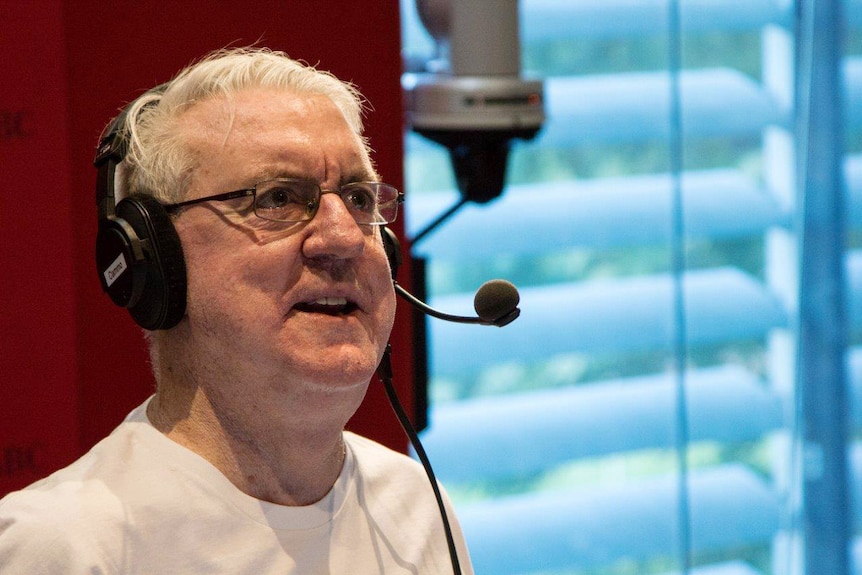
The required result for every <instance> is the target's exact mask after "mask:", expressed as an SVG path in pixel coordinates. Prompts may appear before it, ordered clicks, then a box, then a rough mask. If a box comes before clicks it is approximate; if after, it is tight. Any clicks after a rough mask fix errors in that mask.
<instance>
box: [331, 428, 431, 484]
mask: <svg viewBox="0 0 862 575" xmlns="http://www.w3.org/2000/svg"><path fill="white" fill-rule="evenodd" d="M344 441H345V443H347V445H348V447H349V448H350V450H351V452H352V453H353V456H354V457H355V458H356V462H357V465H358V466H359V467H360V469H361V471H362V473H363V474H364V475H369V476H372V477H375V476H383V477H391V476H392V475H393V474H395V475H399V476H401V477H402V480H403V479H404V478H405V477H406V478H413V477H417V478H421V477H424V476H425V472H424V470H423V469H422V466H421V465H420V464H419V462H417V461H415V460H413V459H412V458H410V457H408V456H407V455H405V454H403V453H400V452H398V451H395V450H394V449H390V448H389V447H386V446H385V445H382V444H380V443H377V442H376V441H374V440H373V439H369V438H367V437H363V436H361V435H356V434H355V433H351V432H349V431H348V432H345V433H344Z"/></svg>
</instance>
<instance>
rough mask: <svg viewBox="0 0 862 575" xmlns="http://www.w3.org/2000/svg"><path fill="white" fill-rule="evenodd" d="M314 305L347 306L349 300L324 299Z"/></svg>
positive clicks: (337, 298) (341, 298) (339, 298)
mask: <svg viewBox="0 0 862 575" xmlns="http://www.w3.org/2000/svg"><path fill="white" fill-rule="evenodd" d="M314 303H315V304H317V305H347V299H346V298H343V297H322V298H320V299H319V300H317V301H315V302H314Z"/></svg>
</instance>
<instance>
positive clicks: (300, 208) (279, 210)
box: [254, 182, 318, 221]
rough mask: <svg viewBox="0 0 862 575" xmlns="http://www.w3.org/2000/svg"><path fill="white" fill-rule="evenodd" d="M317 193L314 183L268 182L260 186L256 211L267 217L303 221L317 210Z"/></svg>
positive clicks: (256, 199)
mask: <svg viewBox="0 0 862 575" xmlns="http://www.w3.org/2000/svg"><path fill="white" fill-rule="evenodd" d="M317 201H318V199H317V194H316V193H315V188H314V186H313V185H311V186H309V185H307V184H303V182H268V183H266V184H261V185H259V186H258V190H257V195H256V197H255V203H254V209H255V213H256V214H257V215H258V216H260V217H262V218H266V219H273V220H281V221H303V220H307V219H310V218H311V217H312V216H313V215H314V213H315V212H316V211H317Z"/></svg>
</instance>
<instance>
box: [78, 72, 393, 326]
mask: <svg viewBox="0 0 862 575" xmlns="http://www.w3.org/2000/svg"><path fill="white" fill-rule="evenodd" d="M165 88H166V85H165V84H162V85H160V86H157V87H155V88H153V89H152V90H150V91H149V92H147V93H148V94H150V93H152V94H161V93H163V92H164V90H165ZM149 105H156V104H155V103H153V104H149ZM128 114H129V107H126V108H124V109H123V110H122V111H121V112H120V114H119V115H118V116H117V117H116V119H114V121H113V122H112V123H111V124H110V125H109V126H108V129H107V130H106V133H105V135H104V136H103V137H102V139H101V140H100V142H99V146H98V148H97V150H96V157H95V159H94V160H93V165H94V166H95V167H96V168H97V170H98V175H97V179H96V205H97V207H98V215H99V230H98V234H97V236H96V268H97V271H98V273H99V282H100V283H101V285H102V290H103V291H105V292H106V293H107V294H108V296H110V298H111V300H112V301H113V302H114V303H115V304H117V305H118V306H120V307H125V308H127V309H128V310H129V313H130V314H131V316H132V319H134V320H135V322H136V323H137V324H138V325H139V326H141V327H142V328H144V329H147V330H157V329H170V328H172V327H174V326H175V325H177V324H178V323H179V322H180V320H181V319H182V318H183V315H184V314H185V310H186V296H187V280H186V263H185V258H184V257H183V247H182V244H181V243H180V238H179V235H177V231H176V229H175V228H174V225H173V222H171V218H170V216H169V215H168V213H167V212H166V211H165V209H164V207H162V204H160V203H159V201H158V200H157V199H155V197H153V196H152V195H149V194H145V193H137V194H132V195H130V196H128V197H125V198H123V199H122V200H120V202H119V203H117V202H116V193H115V176H116V171H117V166H118V165H119V164H120V163H121V162H122V161H123V159H124V158H125V156H126V151H127V149H128V139H127V136H126V134H125V124H126V118H127V117H128ZM381 236H382V238H383V247H384V249H385V251H386V258H387V259H388V260H389V267H390V269H391V270H392V279H393V280H394V279H395V274H396V273H397V272H398V267H399V265H400V264H401V250H400V245H399V242H398V238H397V237H396V236H395V233H394V232H393V231H392V230H390V229H389V228H388V227H385V226H383V227H382V229H381Z"/></svg>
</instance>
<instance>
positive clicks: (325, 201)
mask: <svg viewBox="0 0 862 575" xmlns="http://www.w3.org/2000/svg"><path fill="white" fill-rule="evenodd" d="M306 234H307V235H306V238H305V241H304V242H303V247H302V249H303V255H305V257H307V258H310V259H317V260H322V259H350V258H354V257H357V256H358V255H360V254H361V253H362V251H363V250H364V249H365V233H364V232H363V230H362V227H361V226H360V225H359V224H357V223H356V220H354V219H353V216H352V215H351V214H350V210H348V209H347V206H346V205H344V202H343V201H342V200H341V198H340V197H339V195H338V194H337V193H329V192H324V193H323V194H321V196H320V206H319V207H318V208H317V213H316V214H315V215H314V218H312V220H311V221H310V222H309V223H308V226H306Z"/></svg>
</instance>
